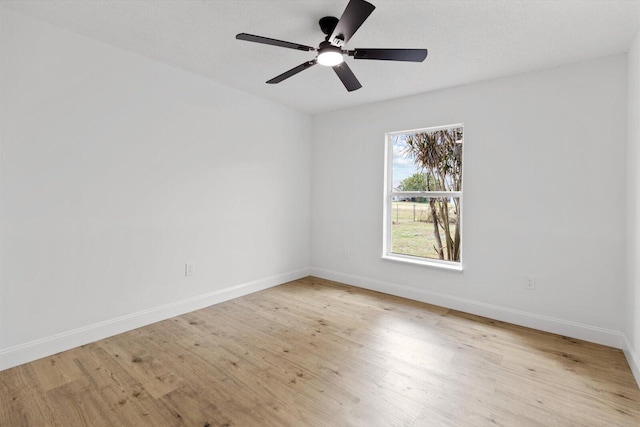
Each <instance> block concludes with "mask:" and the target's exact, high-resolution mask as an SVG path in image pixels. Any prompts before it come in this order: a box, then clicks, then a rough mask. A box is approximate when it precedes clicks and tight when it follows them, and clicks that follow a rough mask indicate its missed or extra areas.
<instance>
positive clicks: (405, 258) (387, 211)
mask: <svg viewBox="0 0 640 427" xmlns="http://www.w3.org/2000/svg"><path fill="white" fill-rule="evenodd" d="M459 127H461V128H462V129H463V131H462V132H463V144H464V124H463V123H457V124H452V125H446V126H435V127H430V128H422V129H412V130H404V131H395V132H387V133H386V134H385V156H384V159H385V160H384V161H385V167H384V183H385V184H384V213H383V218H384V219H383V221H384V224H383V236H382V259H384V260H388V261H396V262H401V263H407V264H414V265H421V266H427V267H437V268H442V269H446V270H454V271H462V270H463V268H462V260H463V248H464V238H463V226H462V223H463V214H462V212H463V204H464V202H463V199H462V193H463V191H464V152H465V149H464V145H463V147H462V185H461V191H394V190H393V143H392V137H394V136H396V135H406V134H416V133H423V132H435V131H438V130H443V129H451V128H459ZM393 197H427V198H430V197H459V198H460V212H458V215H459V216H460V218H459V223H460V261H446V260H440V259H434V258H423V257H418V256H412V255H403V254H396V253H393V252H391V233H392V224H391V221H392V220H393V214H392V207H393Z"/></svg>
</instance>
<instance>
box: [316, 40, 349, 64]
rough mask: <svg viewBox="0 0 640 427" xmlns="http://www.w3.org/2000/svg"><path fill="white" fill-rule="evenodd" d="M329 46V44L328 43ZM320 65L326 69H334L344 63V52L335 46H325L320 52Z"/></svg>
mask: <svg viewBox="0 0 640 427" xmlns="http://www.w3.org/2000/svg"><path fill="white" fill-rule="evenodd" d="M327 44H328V43H327ZM317 59H318V64H320V65H324V66H326V67H334V66H336V65H338V64H342V63H343V62H344V57H343V56H342V50H340V48H338V47H335V46H331V45H329V46H323V47H321V48H320V51H319V52H318V58H317Z"/></svg>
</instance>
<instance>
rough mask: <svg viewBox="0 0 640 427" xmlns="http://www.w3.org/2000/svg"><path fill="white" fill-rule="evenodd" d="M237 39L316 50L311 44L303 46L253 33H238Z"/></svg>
mask: <svg viewBox="0 0 640 427" xmlns="http://www.w3.org/2000/svg"><path fill="white" fill-rule="evenodd" d="M236 39H238V40H245V41H248V42H255V43H262V44H270V45H271V46H279V47H288V48H289V49H296V50H303V51H306V52H308V51H310V50H316V48H314V47H311V46H305V45H303V44H298V43H291V42H285V41H283V40H276V39H270V38H269V37H262V36H254V35H253V34H247V33H240V34H238V35H237V36H236Z"/></svg>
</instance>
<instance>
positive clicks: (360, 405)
mask: <svg viewBox="0 0 640 427" xmlns="http://www.w3.org/2000/svg"><path fill="white" fill-rule="evenodd" d="M0 425H1V426H3V427H4V426H11V427H13V426H48V425H53V426H65V427H66V426H85V425H96V426H120V425H125V426H182V425H186V426H199V427H206V426H232V425H234V426H235V425H237V426H272V425H273V426H280V425H290V426H347V425H349V426H414V425H415V426H456V427H458V426H485V425H487V426H493V425H504V426H608V427H609V426H640V390H639V389H638V387H637V385H636V383H635V382H634V379H633V376H632V374H631V371H630V369H629V366H628V365H627V363H626V361H625V358H624V355H623V354H622V352H621V351H620V350H616V349H613V348H609V347H604V346H600V345H596V344H591V343H588V342H584V341H579V340H575V339H571V338H566V337H561V336H558V335H552V334H548V333H543V332H539V331H535V330H532V329H527V328H522V327H518V326H514V325H510V324H507V323H502V322H498V321H494V320H490V319H486V318H482V317H477V316H472V315H468V314H464V313H460V312H456V311H453V310H448V309H445V308H441V307H436V306H432V305H427V304H422V303H418V302H415V301H409V300H406V299H402V298H396V297H391V296H388V295H383V294H379V293H375V292H370V291H365V290H362V289H358V288H354V287H350V286H346V285H342V284H339V283H335V282H329V281H326V280H321V279H317V278H312V277H309V278H305V279H302V280H298V281H295V282H291V283H287V284H284V285H281V286H278V287H275V288H271V289H268V290H266V291H262V292H258V293H255V294H252V295H248V296H245V297H242V298H238V299H235V300H232V301H229V302H226V303H222V304H218V305H215V306H212V307H209V308H206V309H203V310H199V311H196V312H193V313H189V314H186V315H183V316H180V317H176V318H173V319H169V320H165V321H163V322H159V323H156V324H153V325H150V326H146V327H144V328H140V329H137V330H134V331H131V332H127V333H124V334H121V335H117V336H114V337H111V338H108V339H104V340H101V341H98V342H95V343H92V344H88V345H85V346H82V347H80V348H76V349H73V350H70V351H66V352H63V353H60V354H57V355H54V356H51V357H47V358H44V359H41V360H38V361H35V362H32V363H28V364H25V365H22V366H19V367H16V368H13V369H9V370H5V371H3V372H0Z"/></svg>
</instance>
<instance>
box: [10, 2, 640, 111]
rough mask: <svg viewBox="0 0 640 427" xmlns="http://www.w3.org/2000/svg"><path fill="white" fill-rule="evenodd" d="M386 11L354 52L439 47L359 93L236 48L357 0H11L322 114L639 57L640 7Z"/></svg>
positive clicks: (382, 71) (261, 49)
mask: <svg viewBox="0 0 640 427" xmlns="http://www.w3.org/2000/svg"><path fill="white" fill-rule="evenodd" d="M370 1H371V2H372V3H373V4H374V5H375V6H376V10H375V11H374V12H373V14H372V15H371V16H370V17H369V19H368V20H367V21H366V22H365V23H364V25H363V26H362V27H361V28H360V30H359V31H358V32H357V33H356V34H355V36H354V37H353V38H352V39H351V41H350V42H349V43H348V45H347V48H350V49H353V48H376V47H396V48H428V49H429V56H428V58H427V60H426V61H425V62H423V63H417V64H416V63H401V62H388V61H357V60H354V59H353V58H348V59H347V61H348V63H349V65H350V67H351V68H352V70H353V71H354V73H355V74H356V76H357V77H358V79H359V80H360V82H361V83H362V85H363V88H362V89H360V90H357V91H355V92H351V93H349V92H347V91H346V90H345V89H344V87H343V86H342V83H341V82H340V81H339V80H338V78H337V76H336V75H335V73H333V71H332V70H329V69H327V68H324V67H322V66H316V67H312V68H311V69H309V70H306V71H304V72H302V73H300V74H298V75H296V76H294V77H292V78H290V79H289V80H286V81H285V82H283V83H280V84H277V85H267V84H265V83H264V82H265V81H266V80H268V79H270V78H272V77H275V76H276V75H278V74H280V73H282V72H284V71H286V70H288V69H290V68H292V67H294V66H296V65H299V64H301V63H302V62H304V61H306V60H309V59H312V58H313V57H314V53H313V52H299V51H295V50H291V49H283V48H277V47H272V46H266V45H260V44H256V43H249V42H244V41H239V40H235V35H236V34H237V33H240V32H247V33H252V34H257V35H262V36H266V37H271V38H277V39H281V40H287V41H292V42H296V43H301V44H305V45H311V46H317V45H318V44H319V42H321V41H322V40H323V34H322V33H321V31H320V28H319V26H318V23H317V22H318V20H319V19H320V18H321V17H323V16H326V15H333V16H337V17H340V15H341V14H342V11H343V10H344V8H345V6H346V4H347V0H340V1H335V0H299V1H292V0H288V1H287V0H273V1H267V0H259V1H243V0H190V1H188V0H180V1H163V0H158V1H152V0H144V1H142V0H122V1H114V0H109V1H108V0H64V1H62V0H47V1H37V0H35V1H34V0H23V1H10V0H3V1H2V7H6V8H8V9H11V10H16V11H20V12H22V13H25V14H28V15H31V16H34V17H37V18H40V19H42V20H45V21H48V22H50V23H53V24H55V25H58V26H61V27H65V28H68V29H70V30H72V31H76V32H78V33H80V34H83V35H85V36H88V37H91V38H94V39H97V40H100V41H103V42H106V43H108V44H111V45H113V46H116V47H119V48H122V49H125V50H128V51H131V52H135V53H138V54H140V55H144V56H146V57H149V58H153V59H155V60H158V61H161V62H163V63H166V64H170V65H172V66H175V67H178V68H181V69H184V70H188V71H191V72H193V73H196V74H199V75H202V76H205V77H208V78H210V79H212V80H216V81H219V82H222V83H225V84H227V85H230V86H233V87H236V88H240V89H242V90H244V91H247V92H251V93H254V94H257V95H260V96H262V97H265V98H268V99H271V100H273V101H276V102H279V103H282V104H285V105H288V106H290V107H293V108H295V109H298V110H301V111H304V112H308V113H312V114H313V113H319V112H323V111H329V110H335V109H340V108H345V107H349V106H354V105H361V104H365V103H369V102H374V101H380V100H385V99H391V98H397V97H400V96H405V95H410V94H415V93H420V92H427V91H432V90H437V89H442V88H446V87H451V86H457V85H461V84H465V83H470V82H475V81H480V80H486V79H491V78H496V77H500V76H506V75H512V74H517V73H522V72H526V71H530V70H536V69H541V68H547V67H552V66H556V65H560V64H565V63H571V62H576V61H581V60H585V59H590V58H595V57H600V56H606V55H612V54H620V53H624V52H626V51H627V49H628V48H629V45H630V42H631V40H632V38H633V36H634V34H635V32H636V31H637V30H638V26H639V22H640V0H463V1H456V0H423V1H398V0H393V1H390V0H370Z"/></svg>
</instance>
